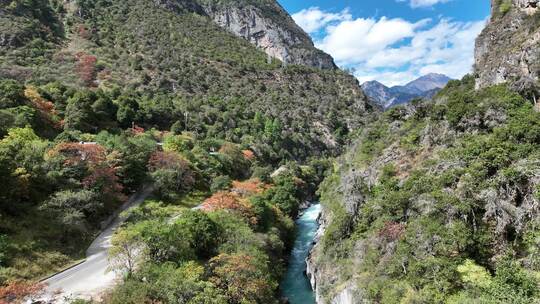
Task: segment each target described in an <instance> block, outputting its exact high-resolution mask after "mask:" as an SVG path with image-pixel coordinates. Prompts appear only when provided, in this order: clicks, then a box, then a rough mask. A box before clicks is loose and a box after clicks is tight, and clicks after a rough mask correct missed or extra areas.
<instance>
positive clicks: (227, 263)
mask: <svg viewBox="0 0 540 304" xmlns="http://www.w3.org/2000/svg"><path fill="white" fill-rule="evenodd" d="M209 2H212V3H209ZM220 3H221V2H220V1H215V3H214V1H200V2H198V1H195V0H193V1H188V0H185V1H151V0H127V1H116V0H98V1H86V0H78V1H58V0H51V1H47V0H1V1H0V46H1V47H0V121H1V123H0V138H2V139H1V140H0V182H1V183H2V185H3V190H2V191H0V302H2V301H9V302H10V301H19V300H21V299H23V298H24V297H25V296H27V295H29V294H39V293H40V291H41V289H42V286H40V285H36V284H34V283H35V282H37V281H38V280H39V279H40V278H43V277H45V276H47V275H50V274H52V273H54V272H56V271H58V270H61V269H63V268H64V267H66V266H69V265H71V264H72V263H74V262H76V261H78V260H79V259H81V258H84V252H85V250H86V248H87V246H88V245H89V243H90V242H91V241H92V239H93V238H94V237H95V236H96V234H97V233H98V232H99V231H100V230H101V229H102V228H103V223H106V222H105V220H106V219H107V218H108V217H109V216H110V215H111V214H113V212H114V211H116V210H118V208H119V207H120V206H121V205H122V203H124V202H125V201H126V199H127V198H128V197H129V196H130V195H132V194H133V193H136V192H137V191H138V190H139V189H141V187H142V186H144V185H152V186H153V187H154V189H155V191H154V194H153V196H152V198H151V200H149V201H147V202H145V203H143V205H142V206H141V207H139V208H138V209H136V210H132V211H131V212H130V213H129V214H126V215H125V216H127V217H128V220H127V222H126V224H125V225H124V227H123V229H121V230H120V231H119V232H118V233H117V235H116V236H115V238H114V242H113V243H114V245H115V247H114V248H115V249H114V250H113V251H111V254H112V256H111V259H113V260H116V261H120V262H118V263H117V264H115V266H116V268H117V269H116V270H119V271H121V272H122V273H126V274H128V275H127V277H126V281H125V284H121V285H120V286H119V287H118V288H117V289H116V290H113V291H111V292H110V293H109V294H108V295H107V296H105V297H104V298H103V300H104V301H105V302H110V303H144V302H162V303H274V302H277V301H278V299H279V292H278V284H277V282H279V279H280V277H281V275H282V272H283V269H284V267H285V262H284V257H285V256H286V253H287V251H288V250H289V248H290V246H291V239H290V238H291V235H293V233H292V231H293V229H294V225H293V222H292V218H294V217H295V216H296V215H297V213H298V209H299V206H300V204H301V203H302V202H303V201H304V200H305V199H307V198H309V196H312V195H313V193H314V192H315V189H316V187H317V185H318V183H319V182H320V180H321V178H322V176H323V175H324V172H325V170H326V169H327V168H328V166H329V162H328V161H326V157H327V156H333V155H336V154H337V153H338V152H339V151H340V150H341V148H342V146H343V145H344V144H346V143H347V142H348V140H349V138H350V136H351V134H352V133H353V132H354V131H356V130H357V129H358V128H360V127H361V126H362V125H364V124H365V122H366V121H367V120H368V119H369V116H370V115H371V113H373V112H375V111H377V109H374V108H372V107H371V106H370V105H369V104H368V103H367V102H366V99H365V98H364V95H363V93H362V92H361V90H360V89H359V86H358V83H357V81H356V80H355V79H354V78H353V77H352V76H350V75H347V74H346V73H344V72H342V71H340V70H337V69H333V68H330V69H325V70H322V69H318V68H316V67H311V66H308V65H294V64H284V63H283V62H281V61H280V60H278V59H276V58H272V57H269V56H268V55H267V54H266V53H264V52H263V51H262V50H260V49H257V48H256V46H255V45H253V44H251V43H250V42H249V41H246V40H244V39H242V38H239V37H237V36H235V35H234V34H233V33H230V32H229V31H228V30H226V29H223V28H221V27H220V26H218V25H217V24H215V23H214V21H213V20H212V18H210V17H209V16H208V15H207V13H206V12H205V11H204V10H201V7H203V6H208V5H215V6H219V5H220ZM265 3H266V4H265ZM268 3H269V2H267V1H263V2H261V3H260V4H261V5H263V4H264V5H266V6H268V5H269V4H268ZM272 3H273V1H272ZM238 5H239V7H240V8H241V7H242V6H241V5H240V4H238ZM253 5H259V2H255V3H254V4H253ZM266 6H265V7H266ZM270 7H274V9H276V8H279V9H281V8H280V7H279V5H277V4H275V3H274V4H273V5H270ZM266 11H267V12H268V13H269V15H270V16H269V18H270V17H272V18H275V17H276V15H273V14H274V13H275V12H277V13H278V14H283V13H284V11H283V10H282V9H281V10H276V11H275V12H274V11H272V10H270V11H269V10H266ZM277 17H279V18H284V17H283V16H279V15H277ZM287 18H288V19H287V20H290V17H288V16H287ZM283 26H284V27H286V26H287V24H283ZM285 30H287V29H285ZM289 30H290V31H298V30H299V28H298V27H295V28H292V29H289ZM300 34H303V35H304V36H305V33H299V35H300ZM306 37H307V36H306ZM308 42H309V43H306V44H303V47H304V48H307V49H309V50H310V52H312V53H313V54H318V53H319V52H320V51H318V50H315V49H314V48H313V46H312V43H311V42H310V41H308ZM326 56H327V55H326ZM279 166H284V167H283V168H284V169H285V170H281V171H280V172H281V174H279V175H273V177H270V173H271V172H273V170H274V169H276V168H278V167H279ZM198 205H200V208H201V210H200V211H190V210H189V209H190V208H193V207H196V206H198ZM179 236H182V237H181V238H179ZM133 248H136V249H137V250H138V252H141V255H140V256H139V257H140V259H137V261H136V264H137V268H136V269H134V268H132V267H131V266H132V264H131V262H133V261H129V263H127V264H126V263H122V261H124V262H125V261H126V254H128V256H129V251H128V252H126V251H125V250H132V249H133ZM143 253H144V254H143ZM126 265H127V266H126ZM129 265H131V266H129ZM128 266H129V267H128ZM111 287H112V286H111ZM179 299H181V300H179ZM178 301H179V302H178Z"/></svg>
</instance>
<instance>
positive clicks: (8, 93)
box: [0, 80, 26, 109]
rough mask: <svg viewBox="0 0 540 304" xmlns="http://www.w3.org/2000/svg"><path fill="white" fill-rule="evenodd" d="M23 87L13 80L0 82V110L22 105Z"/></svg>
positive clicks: (23, 98) (23, 100)
mask: <svg viewBox="0 0 540 304" xmlns="http://www.w3.org/2000/svg"><path fill="white" fill-rule="evenodd" d="M25 100H26V98H25V97H24V86H23V85H21V84H20V83H18V82H16V81H14V80H0V109H6V108H13V107H18V106H21V105H24V103H25Z"/></svg>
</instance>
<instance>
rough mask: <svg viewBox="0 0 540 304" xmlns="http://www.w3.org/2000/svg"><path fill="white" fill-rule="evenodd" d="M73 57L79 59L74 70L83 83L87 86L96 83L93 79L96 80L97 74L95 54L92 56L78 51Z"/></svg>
mask: <svg viewBox="0 0 540 304" xmlns="http://www.w3.org/2000/svg"><path fill="white" fill-rule="evenodd" d="M75 57H76V58H77V60H78V61H79V62H78V64H77V68H76V71H77V73H78V74H79V77H80V78H81V80H82V81H83V83H84V84H85V85H86V86H89V87H93V86H95V85H96V84H95V81H96V76H97V69H96V63H97V58H96V56H92V55H88V54H86V53H84V52H80V53H77V54H76V55H75Z"/></svg>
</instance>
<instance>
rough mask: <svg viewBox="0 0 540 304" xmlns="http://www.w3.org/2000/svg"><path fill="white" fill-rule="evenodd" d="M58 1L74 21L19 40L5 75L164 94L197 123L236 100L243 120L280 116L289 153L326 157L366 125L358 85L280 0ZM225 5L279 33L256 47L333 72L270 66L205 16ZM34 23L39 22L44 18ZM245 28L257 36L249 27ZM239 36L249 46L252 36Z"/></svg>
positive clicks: (196, 126)
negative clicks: (56, 32)
mask: <svg viewBox="0 0 540 304" xmlns="http://www.w3.org/2000/svg"><path fill="white" fill-rule="evenodd" d="M33 1H34V2H35V3H36V4H34V5H33V6H36V5H37V3H45V2H44V1H40V0H33ZM58 3H62V2H58ZM250 3H251V2H250ZM62 4H63V5H59V6H58V7H56V9H55V10H53V8H51V7H48V9H49V10H50V12H51V14H53V15H54V18H52V20H54V19H55V18H56V19H58V20H61V21H63V22H64V23H66V24H68V25H69V26H68V28H66V29H65V32H62V33H61V34H60V35H57V36H51V35H49V36H45V37H40V39H34V40H32V41H30V39H26V40H24V39H23V40H24V41H26V44H24V45H20V44H17V45H13V46H10V47H8V48H5V49H4V48H3V49H2V52H1V53H0V58H1V60H0V61H1V64H0V77H2V76H3V77H8V78H15V79H18V80H20V81H32V82H35V83H47V82H53V81H56V82H61V83H63V84H68V85H77V86H79V87H85V86H86V87H99V88H102V89H105V90H111V89H114V88H126V89H129V90H131V91H136V92H139V93H140V94H149V95H156V94H162V95H163V94H165V95H169V96H171V97H174V98H175V99H181V100H183V102H182V103H183V104H185V105H183V106H182V108H183V110H182V112H183V113H184V114H185V112H187V111H189V112H190V113H191V117H199V118H202V117H205V116H206V117H208V114H205V113H204V112H205V111H206V112H208V108H212V107H214V106H215V105H216V102H215V100H220V101H222V102H223V103H224V104H232V103H235V104H236V105H241V106H240V108H242V109H244V111H245V112H247V113H246V114H245V115H253V113H255V112H260V113H262V114H263V115H264V116H266V117H272V118H277V119H278V120H279V121H280V122H281V124H282V125H283V126H284V132H287V133H289V134H290V136H291V142H290V144H287V146H288V147H287V148H286V149H288V150H289V153H290V152H293V150H294V149H296V148H295V147H298V146H299V145H300V146H304V148H301V150H305V148H307V149H308V150H311V151H314V152H315V153H323V150H326V148H331V149H338V148H339V146H340V143H342V141H343V139H344V136H345V135H346V134H347V133H348V132H349V130H352V129H355V128H357V127H358V126H360V125H361V124H362V121H363V120H364V118H363V117H362V115H358V113H364V112H366V113H367V112H369V111H370V105H369V104H367V102H366V99H365V97H364V95H363V93H362V91H361V90H360V88H359V87H358V83H357V81H356V80H355V79H354V78H353V77H352V76H349V75H347V74H345V73H344V72H342V71H340V70H337V69H333V68H331V66H330V65H331V64H330V63H331V59H330V61H329V62H327V63H328V64H322V63H323V62H325V61H326V60H327V59H329V57H328V56H327V55H325V54H323V53H321V52H320V51H318V50H316V49H315V48H314V47H313V43H312V42H311V40H309V38H308V37H307V36H306V35H305V33H303V31H301V29H299V28H298V26H296V25H295V24H294V22H292V19H290V16H288V15H286V13H285V12H284V11H283V10H282V9H281V7H280V6H279V5H278V4H277V3H275V2H274V1H256V2H252V3H251V4H245V3H242V2H237V3H236V4H235V5H234V6H231V5H230V3H226V2H222V1H221V2H219V1H194V0H193V1H191V0H184V1H172V0H160V1H147V0H129V1H110V0H102V1H68V2H64V3H62ZM222 9H224V10H225V11H226V12H228V13H227V14H229V13H230V14H233V15H234V14H243V15H242V16H241V17H242V18H244V17H245V16H251V17H253V18H254V19H252V21H253V22H254V23H253V22H252V23H249V24H248V25H249V26H248V27H247V28H250V26H252V25H254V24H255V25H254V26H256V27H257V31H255V32H257V33H259V34H260V33H261V32H260V31H262V30H263V29H264V32H265V33H266V34H267V35H270V36H272V37H273V38H268V37H267V38H268V39H266V38H265V39H263V40H264V41H265V42H264V43H265V45H262V44H258V43H256V44H257V45H259V46H260V47H261V48H263V49H266V51H268V52H274V53H273V55H275V56H276V57H280V56H281V55H283V56H284V57H283V56H281V57H283V58H284V60H286V61H288V62H290V63H298V64H307V65H315V66H319V67H323V68H325V67H326V68H328V69H326V70H321V69H319V68H314V67H310V66H306V65H290V66H286V67H285V66H283V63H282V62H281V61H279V60H276V59H271V60H269V58H268V56H267V55H266V54H264V53H263V52H261V51H259V50H257V49H256V48H255V47H253V46H252V45H250V44H249V43H248V42H245V41H244V40H243V39H240V38H237V37H235V36H234V35H233V34H230V33H229V32H228V31H226V30H225V29H221V28H220V27H219V26H218V25H216V23H214V22H213V20H212V19H211V18H209V17H208V15H207V14H211V15H212V16H213V17H215V18H217V19H219V18H221V17H219V16H221V15H220V14H221V13H220V12H221V10H222ZM235 16H236V15H235ZM229 17H231V16H229ZM236 17H238V16H236ZM236 17H234V18H236ZM13 18H19V17H18V10H17V9H12V8H9V7H8V8H7V14H3V15H2V16H1V17H0V20H2V22H3V23H5V24H10V22H11V21H10V20H12V19H13ZM26 18H30V17H26ZM239 18H240V17H239ZM48 19H51V18H48ZM248 19H249V18H248ZM28 20H30V21H28V23H32V24H34V23H35V24H38V26H42V25H43V24H42V23H41V22H40V20H39V18H36V17H33V18H32V19H28ZM229 20H231V19H230V18H229ZM235 20H236V19H235ZM245 21H246V20H245V19H242V20H236V21H235V22H240V23H242V22H245ZM235 22H232V21H231V23H230V24H237V23H235ZM278 22H279V26H278V24H277V23H278ZM218 23H220V22H219V20H218ZM238 24H239V23H238ZM222 25H223V24H222ZM231 26H232V25H231ZM235 27H236V25H235ZM240 27H241V26H240ZM230 30H231V31H233V32H234V29H230ZM48 32H51V31H48ZM248 32H249V33H253V34H255V32H254V31H253V29H246V33H248ZM236 34H238V33H236ZM259 34H257V35H259ZM266 34H265V35H266ZM11 36H13V35H11V34H10V36H9V37H11ZM242 36H243V37H245V38H246V39H248V40H252V42H253V39H251V38H250V37H251V36H250V35H249V34H246V35H242ZM6 37H7V36H6ZM62 37H65V38H62ZM287 37H289V38H291V39H288V38H287ZM274 38H275V39H274ZM286 38H287V39H286ZM16 39H22V38H16ZM276 39H277V40H276ZM284 39H285V40H284ZM4 40H5V41H8V40H9V41H12V40H13V39H11V38H6V39H4ZM4 43H7V42H4ZM278 53H280V54H281V55H279V54H278ZM285 53H288V54H289V55H287V56H289V57H290V58H289V57H287V56H285V55H284V54H285ZM233 101H234V102H233ZM195 104H198V105H199V106H195ZM300 117H301V118H302V119H298V118H300ZM337 117H340V119H339V120H338V119H337ZM341 118H342V119H341ZM176 121H182V122H183V121H184V117H183V116H182V117H181V116H175V117H166V118H164V120H162V121H159V122H155V119H154V122H151V123H150V124H149V122H148V121H144V120H143V119H136V120H135V123H137V124H140V125H143V126H146V127H152V126H158V127H160V128H163V127H170V126H171V125H172V124H173V123H174V122H176ZM190 129H191V130H200V132H206V131H207V130H203V129H202V127H201V126H200V122H197V121H194V122H192V125H191V126H190ZM227 129H229V131H227ZM233 129H234V125H231V127H229V128H225V130H222V131H225V132H227V133H228V134H222V135H220V136H227V137H231V136H233V137H238V135H237V134H236V135H234V134H233V132H234V131H233ZM299 129H303V130H310V131H308V132H309V133H311V134H310V135H308V134H306V136H304V137H297V136H296V135H294V133H297V130H299ZM292 137H296V138H292ZM297 152H298V151H296V152H295V153H294V154H295V155H297V156H298V157H306V155H305V154H304V155H302V153H297Z"/></svg>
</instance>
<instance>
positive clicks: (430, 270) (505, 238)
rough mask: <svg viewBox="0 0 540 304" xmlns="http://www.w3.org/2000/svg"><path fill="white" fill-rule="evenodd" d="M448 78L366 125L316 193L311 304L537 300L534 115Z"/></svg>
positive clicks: (539, 202) (515, 101) (499, 91)
mask: <svg viewBox="0 0 540 304" xmlns="http://www.w3.org/2000/svg"><path fill="white" fill-rule="evenodd" d="M474 85H475V84H474V80H473V79H472V77H468V78H466V79H464V81H462V82H458V81H454V82H451V84H449V86H448V87H447V88H446V89H445V90H443V92H441V93H440V94H439V95H438V96H437V97H436V100H435V102H429V103H420V104H415V105H409V106H407V107H405V108H400V107H398V108H394V109H392V110H390V111H388V112H387V113H385V115H383V117H381V118H380V119H379V121H378V122H376V123H374V124H373V125H371V126H370V127H369V128H368V129H367V130H366V131H365V133H364V134H363V135H362V136H361V137H360V138H359V139H358V141H357V142H356V144H355V145H354V146H353V147H352V148H351V149H350V150H349V152H348V153H346V154H345V155H344V156H343V157H342V158H341V160H340V161H339V164H338V165H337V167H336V168H337V169H336V170H335V171H334V173H333V175H332V176H331V177H329V178H328V179H327V180H326V181H325V183H324V184H323V186H322V188H321V190H320V191H321V195H322V197H321V201H322V202H323V204H324V206H325V214H324V216H323V220H322V221H323V228H324V231H325V232H324V236H323V237H322V239H321V240H320V242H319V243H318V244H317V245H316V247H315V250H314V252H313V253H312V256H311V258H310V262H309V264H310V267H309V272H310V275H311V277H312V282H313V284H314V286H315V288H316V292H317V297H318V303H336V304H340V303H535V301H538V300H539V299H540V294H539V293H538V290H540V289H539V284H540V281H539V280H538V277H537V276H538V273H539V271H540V267H539V265H540V263H539V262H540V261H539V260H538V257H539V255H538V253H539V252H538V248H540V243H538V240H539V236H540V229H539V227H540V222H538V219H539V218H540V217H539V216H540V207H539V206H540V197H539V192H538V191H539V189H540V179H539V178H538V177H539V176H540V175H539V174H540V155H539V154H538V151H540V146H539V145H538V143H539V142H540V141H539V140H540V125H539V123H540V114H539V113H537V112H535V111H534V109H533V106H532V103H531V102H530V101H527V100H525V99H523V98H522V97H521V96H519V95H517V94H515V93H511V92H510V91H508V90H507V89H506V88H505V87H504V86H498V87H490V88H486V89H483V90H481V91H478V92H475V91H474Z"/></svg>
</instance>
